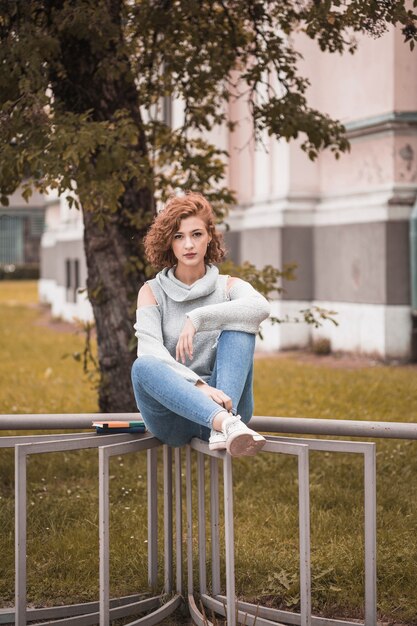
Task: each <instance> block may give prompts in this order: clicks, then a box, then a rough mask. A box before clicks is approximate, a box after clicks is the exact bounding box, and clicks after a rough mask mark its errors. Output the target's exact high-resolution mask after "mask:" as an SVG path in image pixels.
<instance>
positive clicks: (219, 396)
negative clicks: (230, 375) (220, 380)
mask: <svg viewBox="0 0 417 626" xmlns="http://www.w3.org/2000/svg"><path fill="white" fill-rule="evenodd" d="M196 387H198V388H199V389H201V391H202V392H203V393H204V394H205V395H206V396H207V397H208V398H211V399H212V400H214V402H217V404H220V406H222V407H224V408H225V409H226V411H231V410H232V406H233V405H232V400H231V398H229V396H228V395H227V394H225V393H224V391H222V390H221V389H216V387H210V385H206V384H205V383H202V382H200V381H197V382H196Z"/></svg>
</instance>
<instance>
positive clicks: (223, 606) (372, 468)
mask: <svg viewBox="0 0 417 626" xmlns="http://www.w3.org/2000/svg"><path fill="white" fill-rule="evenodd" d="M91 417H92V416H91V415H65V416H64V415H54V416H51V415H48V416H47V415H30V416H20V415H6V416H0V430H6V429H9V430H10V429H12V428H13V430H18V429H29V428H31V429H33V427H34V424H36V428H37V429H48V430H52V429H64V428H65V429H69V428H77V429H82V428H88V427H90V425H91ZM99 417H104V416H98V415H95V416H94V418H97V419H99ZM132 417H133V415H130V414H128V415H126V414H124V415H123V418H124V419H129V418H132ZM134 417H136V418H137V414H135V415H134ZM105 418H106V419H107V420H109V419H110V420H111V419H120V418H121V415H118V414H117V415H116V414H115V415H110V416H109V415H106V416H105ZM251 425H253V426H254V427H255V428H256V429H258V430H260V431H263V432H265V431H268V432H279V433H284V432H288V433H298V434H300V433H303V434H316V435H317V434H321V435H337V436H350V437H352V436H353V437H355V436H361V437H374V438H375V437H389V438H394V437H396V438H397V437H401V438H406V439H417V424H398V423H384V422H380V423H375V422H352V421H339V420H314V419H296V418H271V417H254V418H253V419H252V422H251ZM10 447H13V448H14V449H15V563H16V571H15V579H16V582H15V607H14V608H13V609H10V608H3V609H1V610H0V624H1V623H3V624H5V623H9V624H10V623H16V624H18V625H19V626H24V625H25V624H26V623H27V622H31V623H40V622H42V623H47V624H55V623H56V624H58V623H59V624H65V625H70V624H71V625H74V626H75V625H78V626H80V625H82V626H87V625H89V624H98V623H99V624H100V625H102V626H107V625H108V624H110V622H111V620H114V619H119V618H128V617H129V616H133V615H138V614H141V613H145V615H143V616H141V617H139V618H137V619H134V621H131V622H129V624H130V625H131V626H133V625H136V624H138V625H139V624H147V625H150V624H157V623H159V622H160V621H162V620H163V619H165V618H166V617H167V616H168V615H170V614H171V613H172V612H173V611H174V610H175V609H176V608H177V607H178V606H179V605H180V603H181V601H182V599H183V598H184V597H185V598H187V601H188V606H189V610H190V614H191V617H192V620H193V622H194V623H195V624H197V625H201V626H203V625H204V626H208V625H210V624H211V622H210V621H209V620H208V618H207V614H209V613H210V614H211V612H214V613H215V614H217V615H221V616H225V617H226V619H227V624H228V625H229V626H234V625H235V624H236V623H244V624H246V625H247V626H249V625H250V624H256V626H267V625H271V624H277V623H280V624H282V623H286V624H300V626H310V624H314V626H342V625H344V626H357V625H358V622H356V621H355V622H349V621H342V620H331V619H325V618H319V617H315V616H312V614H311V568H310V503H309V453H310V451H312V450H314V451H318V452H324V453H329V452H334V453H338V452H342V453H348V454H355V455H360V456H361V457H362V458H363V468H364V469H363V471H364V511H365V519H364V538H365V621H364V623H365V625H366V626H375V624H376V623H377V617H376V465H375V444H374V443H371V442H356V441H340V440H336V441H332V440H321V439H316V438H314V439H306V438H302V439H299V438H294V437H287V436H285V437H283V436H280V437H278V436H267V443H266V445H265V447H264V449H263V450H262V452H261V453H260V454H274V455H275V454H278V455H291V456H293V457H295V458H296V459H297V464H298V515H299V563H300V612H299V613H293V612H288V611H281V610H277V609H273V608H269V607H261V606H255V605H253V604H249V603H246V602H237V601H236V597H235V596H236V594H235V563H234V515H233V460H232V458H231V457H230V455H228V454H227V453H226V452H219V451H216V452H213V451H210V450H209V448H208V445H207V444H206V443H204V442H202V441H200V440H197V439H194V440H193V441H192V442H191V444H190V445H189V446H186V447H185V467H183V464H184V463H183V461H184V460H183V459H182V450H181V449H171V448H169V447H167V446H162V448H163V455H162V458H163V482H164V485H163V490H164V497H163V518H164V537H163V557H164V558H163V563H164V573H163V579H164V589H163V593H162V594H156V595H154V594H150V593H147V594H136V595H133V596H127V597H124V598H113V599H111V598H110V595H109V541H110V537H109V506H110V505H109V462H110V459H111V458H112V457H113V456H115V455H118V456H121V455H123V454H128V453H133V452H134V453H137V454H144V453H145V452H146V455H147V518H148V563H147V567H148V582H149V587H150V588H151V589H156V587H157V580H158V530H157V527H158V523H157V519H158V500H157V463H158V455H157V449H158V448H160V447H161V443H160V442H159V441H158V440H157V439H155V438H154V437H153V436H152V435H150V434H144V435H137V434H135V435H127V434H117V435H106V436H96V435H95V433H66V434H56V435H54V434H52V435H51V434H48V435H38V434H34V435H21V436H4V437H0V448H10ZM83 449H93V450H94V449H95V450H97V453H98V460H99V553H100V554H99V561H100V567H99V578H100V597H99V599H98V601H97V602H89V603H85V604H77V605H71V606H66V607H50V608H42V609H34V608H27V602H26V509H27V502H26V498H27V496H26V492H27V485H26V464H27V459H28V457H29V456H31V455H36V454H45V453H48V452H60V451H61V452H64V451H68V450H83ZM193 455H195V457H196V468H197V470H196V471H197V479H196V481H195V480H193V466H194V464H193V462H192V457H193ZM206 457H208V458H209V463H207V464H206V463H205V458H206ZM219 464H222V465H223V471H222V475H223V487H222V488H221V485H220V480H219V476H220V472H219ZM207 466H208V467H207ZM183 471H185V498H184V497H183V481H182V473H183ZM207 480H208V482H209V486H210V489H209V494H210V495H209V502H210V529H209V533H208V532H207V528H206V517H207V515H206V499H207V498H206V495H205V494H206V483H207ZM195 492H196V493H197V507H196V508H197V515H196V519H194V517H195V514H194V513H193V510H194V508H195V507H194V506H193V493H195ZM221 492H223V498H224V536H225V555H224V556H225V559H224V562H225V579H226V595H222V594H221V583H220V581H221V562H222V559H221V549H220V545H221V542H220V528H219V520H220V516H219V510H220V494H221ZM174 498H175V510H174V506H173V503H174ZM184 502H185V508H186V519H187V527H186V552H185V555H184V554H183V545H182V535H183V528H182V515H183V503H184ZM196 527H197V529H198V531H197V533H198V555H197V561H198V563H197V568H196V569H197V570H198V584H197V585H196V583H195V580H194V569H195V568H194V565H195V563H194V561H195V559H196V557H195V554H194V552H195V551H194V550H193V545H194V543H195V542H194V540H193V529H194V528H196ZM208 535H209V536H210V550H211V559H210V560H211V568H210V571H208V567H207V562H206V551H207V540H208ZM174 545H175V560H174ZM174 561H175V562H174ZM184 562H185V563H184ZM184 565H186V567H184ZM184 573H186V581H187V582H186V589H184V588H183V587H184V581H183V578H184V576H183V575H184ZM209 590H210V592H209ZM196 594H198V596H199V604H198V603H197V602H196V600H195V595H196ZM45 620H47V621H46V622H45Z"/></svg>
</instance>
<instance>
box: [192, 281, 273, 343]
mask: <svg viewBox="0 0 417 626" xmlns="http://www.w3.org/2000/svg"><path fill="white" fill-rule="evenodd" d="M228 287H230V289H229V292H228V296H229V298H230V299H229V300H228V301H227V302H221V303H219V304H209V305H207V306H202V307H198V308H196V309H193V310H192V311H190V312H189V313H187V318H188V319H189V320H190V321H191V322H192V324H193V326H194V328H195V330H196V332H199V331H202V330H240V331H243V332H247V333H252V334H256V333H257V332H258V330H259V325H260V323H261V322H263V320H265V319H266V318H267V317H268V316H269V314H270V305H269V302H268V300H267V299H266V298H264V297H263V296H262V295H261V294H260V293H258V292H257V291H256V290H255V289H254V288H253V287H252V285H250V284H249V283H247V282H246V281H244V280H241V279H240V278H231V279H229V281H228Z"/></svg>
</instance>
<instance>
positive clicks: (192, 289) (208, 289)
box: [156, 265, 219, 302]
mask: <svg viewBox="0 0 417 626" xmlns="http://www.w3.org/2000/svg"><path fill="white" fill-rule="evenodd" d="M174 272H175V267H171V268H169V269H168V268H165V269H163V270H162V271H161V272H159V273H158V274H157V275H156V280H157V282H158V284H159V285H160V286H161V288H162V289H163V291H164V292H165V293H166V294H167V296H168V297H169V298H171V299H172V300H175V302H185V301H186V300H195V299H196V298H202V297H203V296H208V295H209V294H211V293H213V291H214V290H215V289H216V284H217V278H218V276H219V270H218V269H217V267H215V266H214V265H206V273H205V274H204V276H203V277H202V278H199V279H198V280H196V281H195V283H193V284H192V285H186V284H185V283H182V282H181V281H180V280H178V278H176V277H175V274H174Z"/></svg>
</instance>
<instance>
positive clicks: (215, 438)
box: [209, 428, 226, 450]
mask: <svg viewBox="0 0 417 626" xmlns="http://www.w3.org/2000/svg"><path fill="white" fill-rule="evenodd" d="M209 449H210V450H226V437H225V435H224V433H222V432H221V430H214V429H213V428H212V429H211V431H210V437H209Z"/></svg>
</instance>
